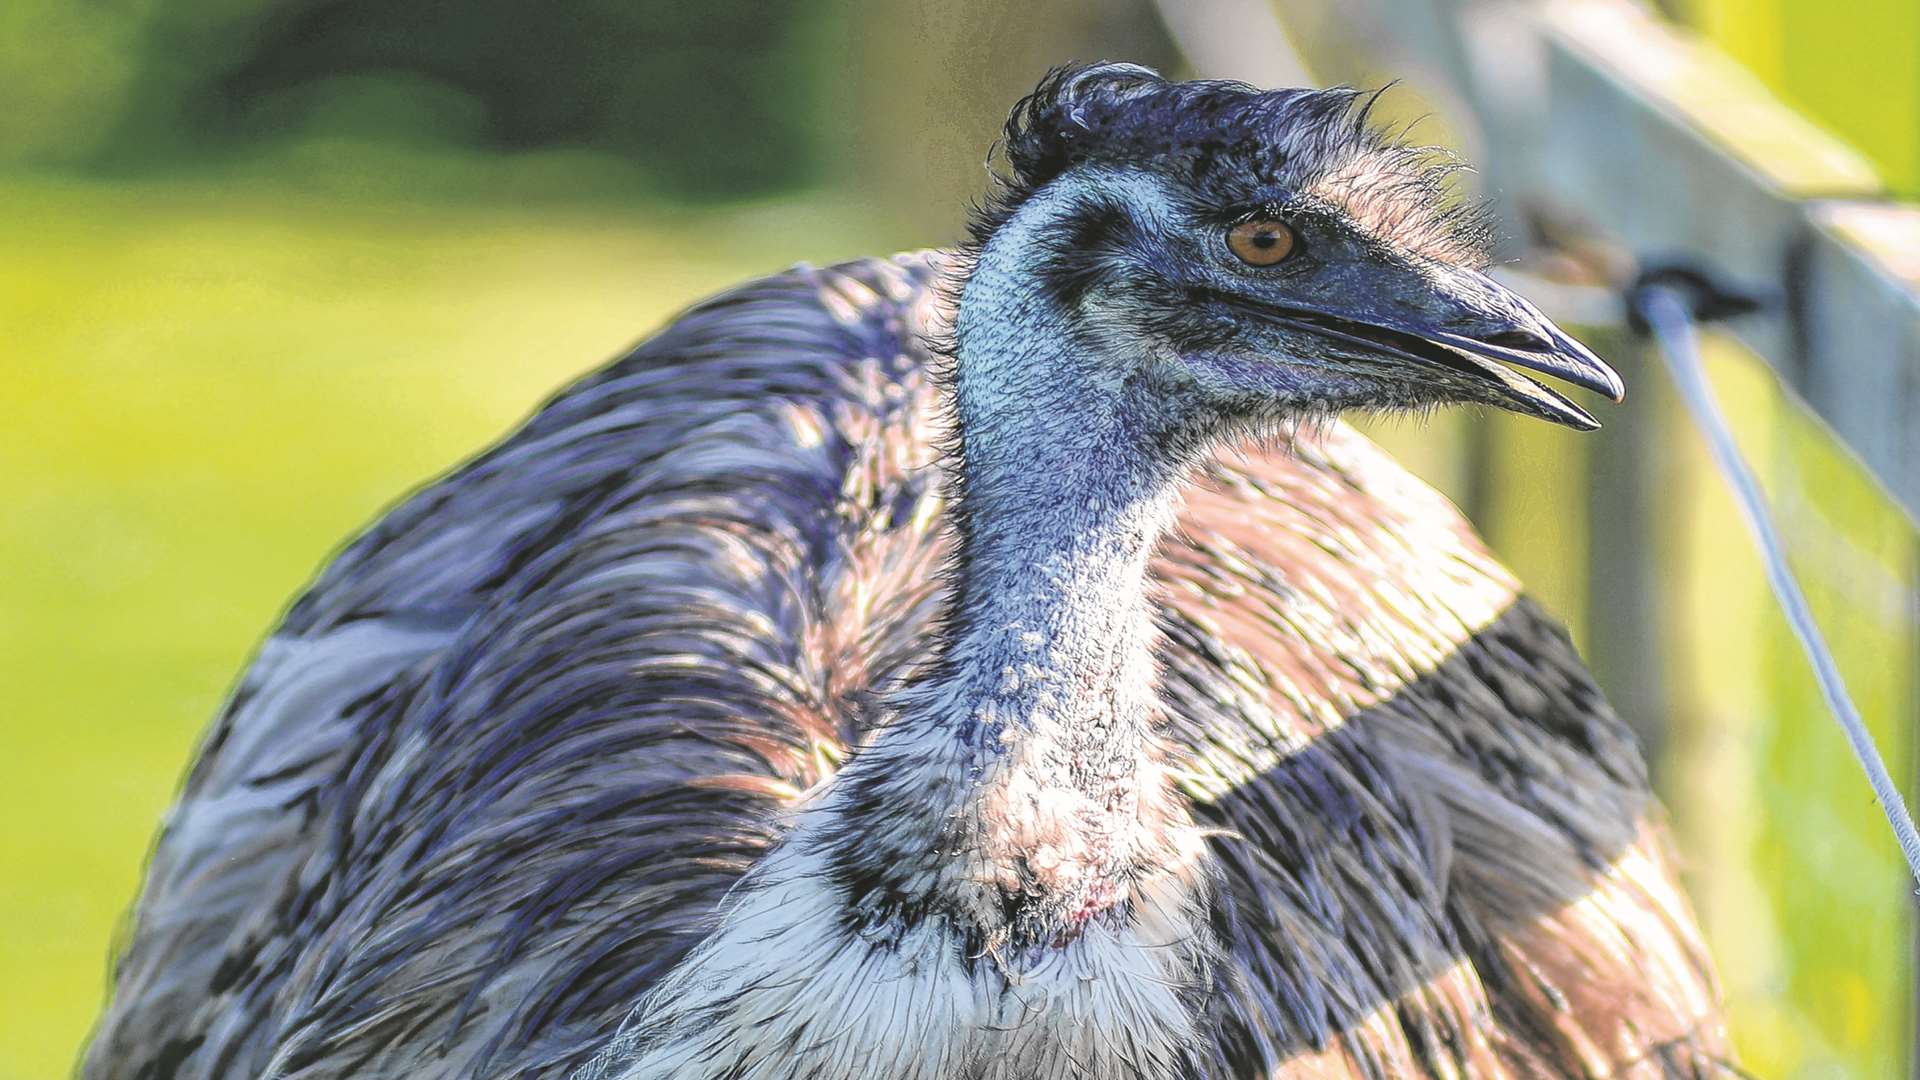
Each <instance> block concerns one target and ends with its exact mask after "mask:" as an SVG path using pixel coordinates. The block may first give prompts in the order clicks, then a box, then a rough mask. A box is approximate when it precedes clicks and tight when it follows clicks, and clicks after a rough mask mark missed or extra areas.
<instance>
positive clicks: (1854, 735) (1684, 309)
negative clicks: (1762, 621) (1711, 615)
mask: <svg viewBox="0 0 1920 1080" xmlns="http://www.w3.org/2000/svg"><path fill="white" fill-rule="evenodd" d="M1636 302H1637V306H1638V307H1639V314H1640V317H1641V318H1642V319H1644V320H1645V321H1646V324H1647V327H1648V329H1649V330H1650V331H1652V333H1653V337H1654V340H1655V341H1657V342H1658V343H1659V345H1660V349H1659V352H1660V355H1661V359H1663V360H1664V361H1665V362H1666V365H1667V371H1668V373H1669V374H1671V375H1672V376H1673V381H1674V384H1675V385H1676V386H1678V387H1679V390H1680V398H1681V400H1682V401H1683V402H1685V403H1686V406H1687V412H1689V413H1690V414H1692V416H1693V422H1694V425H1695V426H1696V427H1698V428H1699V429H1700V433H1701V435H1702V436H1704V437H1705V439H1706V441H1707V449H1708V450H1709V451H1711V452H1712V454H1713V460H1714V464H1715V465H1717V466H1719V469H1720V473H1721V475H1722V476H1723V477H1724V478H1725V479H1726V481H1727V485H1728V486H1729V487H1731V488H1732V489H1733V493H1734V497H1735V499H1736V501H1738V502H1739V504H1740V511H1741V516H1742V517H1744V518H1745V519H1746V522H1747V527H1748V528H1749V529H1750V530H1752V532H1753V536H1754V539H1755V541H1756V542H1757V543H1758V544H1759V547H1760V555H1761V561H1762V562H1763V563H1765V564H1766V571H1767V584H1768V585H1770V586H1772V588H1773V595H1774V598H1775V599H1777V600H1778V601H1779V602H1780V607H1781V608H1782V609H1783V610H1784V612H1785V613H1786V616H1787V623H1788V625H1790V626H1791V627H1792V628H1793V636H1794V637H1796V638H1798V639H1799V641H1800V647H1801V649H1802V650H1804V651H1805V652H1806V654H1807V660H1808V662H1809V663H1810V664H1811V665H1812V666H1813V674H1814V678H1815V679H1816V680H1817V681H1818V682H1819V683H1820V694H1821V696H1822V697H1824V698H1826V701H1827V707H1828V708H1829V709H1831V710H1832V711H1833V715H1834V718H1835V719H1837V720H1839V721H1840V729H1841V730H1842V731H1843V732H1845V733H1846V736H1847V742H1848V744H1849V745H1851V746H1852V748H1853V756H1854V757H1855V758H1856V759H1857V760H1858V761H1859V762H1860V768H1861V770H1862V771H1864V772H1865V773H1866V774H1867V783H1868V784H1870V785H1872V787H1873V794H1874V798H1875V799H1877V800H1878V801H1879V803H1880V808H1881V810H1882V811H1884V812H1885V813H1886V815H1887V824H1889V825H1891V826H1892V827H1893V835H1894V838H1895V839H1896V840H1897V841H1899V843H1900V852H1901V854H1902V855H1904V856H1905V857H1906V860H1907V870H1908V872H1909V873H1911V874H1912V875H1913V878H1914V881H1915V882H1916V883H1920V831H1917V830H1915V828H1914V825H1913V816H1912V814H1910V813H1909V812H1908V811H1907V804H1906V802H1905V801H1904V800H1903V799H1902V798H1901V796H1900V789H1899V788H1898V787H1897V786H1896V785H1895V784H1894V782H1893V777H1892V775H1890V774H1889V773H1888V772H1887V764H1886V762H1885V760H1883V759H1882V758H1881V756H1880V750H1879V748H1878V747H1877V746H1875V745H1874V741H1873V733H1872V732H1870V731H1868V730H1867V725H1866V722H1865V721H1864V720H1863V719H1862V718H1861V716H1860V711H1859V709H1857V708H1856V707H1855V706H1854V704H1853V698H1852V696H1851V695H1849V694H1848V693H1847V686H1846V683H1845V681H1843V680H1842V679H1841V677H1840V669H1839V666H1838V665H1837V664H1835V663H1834V660H1833V653H1832V652H1831V651H1830V650H1829V649H1828V648H1827V643H1826V639H1825V638H1823V637H1822V636H1821V634H1820V628H1819V626H1818V624H1816V623H1815V622H1814V620H1813V612H1812V609H1810V608H1809V607H1808V606H1807V598H1806V595H1805V594H1804V593H1803V592H1802V591H1801V589H1800V582H1799V580H1798V579H1797V578H1796V577H1795V576H1794V574H1793V570H1792V568H1791V567H1789V566H1788V565H1787V554H1786V547H1785V545H1783V544H1782V543H1781V541H1780V534H1779V530H1778V529H1776V528H1775V527H1774V524H1773V517H1772V515H1771V514H1770V513H1769V512H1768V509H1767V500H1766V496H1765V494H1764V493H1763V492H1762V491H1761V488H1760V483H1759V481H1758V480H1757V479H1755V478H1754V475H1753V470H1752V469H1750V468H1748V467H1747V463H1746V459H1744V458H1742V457H1741V456H1740V450H1739V447H1738V446H1737V445H1736V444H1735V443H1734V441H1733V433H1732V430H1731V429H1730V428H1728V427H1727V421H1726V417H1725V416H1723V415H1722V414H1721V412H1720V406H1719V405H1718V403H1717V402H1716V401H1715V400H1714V397H1713V390H1712V388H1711V387H1710V386H1709V385H1708V384H1707V376H1706V370H1705V368H1704V367H1703V366H1702V365H1701V362H1700V341H1699V336H1698V334H1697V332H1696V328H1695V326H1694V321H1693V314H1692V311H1691V309H1690V308H1689V307H1688V306H1687V302H1686V300H1685V299H1683V294H1682V293H1681V292H1679V291H1678V290H1676V289H1673V288H1670V287H1668V286H1664V285H1650V286H1648V287H1646V288H1644V289H1641V290H1639V291H1638V293H1637V296H1636Z"/></svg>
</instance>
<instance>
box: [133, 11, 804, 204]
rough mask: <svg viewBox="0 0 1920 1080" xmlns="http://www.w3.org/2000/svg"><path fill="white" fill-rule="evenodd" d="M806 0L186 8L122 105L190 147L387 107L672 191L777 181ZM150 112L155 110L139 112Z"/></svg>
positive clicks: (379, 117)
mask: <svg viewBox="0 0 1920 1080" xmlns="http://www.w3.org/2000/svg"><path fill="white" fill-rule="evenodd" d="M816 7H817V6H816V5H805V4H801V3H797V2H794V0H773V2H766V0H704V2H702V3H698V4H687V3H680V2H675V0H558V2H554V3H542V4H522V3H517V2H515V0H418V2H412V3H392V2H390V0H278V2H268V3H263V4H259V5H257V6H253V7H252V8H250V9H247V10H243V11H240V12H237V13H236V12H232V11H229V12H226V13H218V14H216V13H214V12H211V11H209V10H208V9H207V8H206V7H205V6H204V5H192V6H191V7H190V8H189V10H187V11H184V12H177V13H173V14H162V15H160V16H159V18H158V21H157V23H156V24H155V25H154V27H153V31H152V32H153V34H154V38H153V40H152V41H151V43H150V48H149V50H148V56H149V58H150V59H151V61H152V67H153V68H154V69H155V70H154V71H153V72H152V74H153V75H155V76H156V77H157V79H158V81H160V82H168V81H172V80H173V79H174V78H179V79H180V80H181V81H180V83H178V84H176V93H175V94H174V95H167V94H164V93H162V94H160V95H157V96H156V97H153V98H149V99H148V100H147V101H146V102H145V103H142V102H138V101H136V102H135V104H134V105H133V110H134V113H135V116H136V121H135V126H136V127H138V128H145V129H146V130H149V131H151V130H155V128H154V127H153V126H149V124H148V122H147V121H148V120H150V119H159V120H160V121H161V123H160V124H159V125H158V129H159V130H166V129H169V128H172V129H175V130H177V131H178V132H179V134H180V135H182V136H184V137H185V138H186V139H187V140H189V141H190V142H193V143H195V144H200V143H202V142H204V141H207V140H212V141H220V142H238V143H243V144H244V143H253V142H256V141H259V140H262V139H270V138H273V137H276V136H281V135H285V134H288V133H290V132H297V131H301V130H305V129H308V128H309V127H310V126H311V125H312V124H313V123H314V122H315V120H316V118H319V119H320V120H321V121H322V122H323V123H324V124H325V126H326V127H327V128H329V129H332V128H336V127H339V126H342V125H344V126H345V127H347V128H348V129H349V130H352V131H355V132H356V133H357V132H367V131H371V132H383V131H388V132H390V131H391V129H392V128H393V127H394V123H393V118H392V117H391V116H389V115H387V114H388V113H389V111H390V110H392V111H394V112H397V113H398V114H400V116H401V118H402V121H403V122H402V124H401V126H402V127H403V128H404V127H413V128H415V129H416V130H415V131H412V132H407V134H417V135H428V136H432V137H436V138H438V139H440V140H445V139H446V138H447V137H448V136H452V137H454V138H455V139H457V140H459V141H463V142H469V143H473V144H477V145H478V146H480V147H482V148H488V149H507V150H530V149H547V148H560V147H565V148H569V149H585V150H597V151H602V152H609V153H612V154H615V155H618V156H620V157H623V158H626V159H629V160H631V161H634V162H636V163H638V164H639V165H641V167H642V168H643V170H644V171H645V172H646V173H647V174H648V175H649V176H650V177H651V178H652V179H654V180H655V181H656V182H657V183H658V184H659V185H660V187H661V188H662V189H663V190H665V191H668V192H671V193H674V194H679V195H692V196H703V197H727V196H734V195H742V194H750V193H755V192H764V191H769V190H776V189H781V188H787V187H792V186H795V185H796V184H799V183H803V182H805V181H807V180H809V179H811V178H812V173H813V166H814V163H815V161H816V155H815V154H814V153H813V150H814V145H813V140H811V139H810V138H809V136H808V127H807V125H808V121H809V120H810V118H811V113H812V106H813V100H812V99H813V97H814V96H815V95H814V94H813V93H811V90H812V88H813V86H814V83H815V81H816V80H815V78H814V77H815V74H816V72H817V71H818V65H817V64H812V63H809V62H808V61H809V59H811V57H810V56H809V55H808V53H809V52H811V50H808V49H805V48H804V47H803V46H804V45H805V44H806V41H805V39H806V35H805V33H804V32H803V31H804V28H805V24H806V23H807V22H808V21H809V18H810V12H811V11H812V10H814V9H816ZM193 8H198V9H199V10H197V11H196V10H193ZM209 32H211V34H209ZM213 42H218V43H219V44H220V45H221V46H223V47H221V48H218V49H210V48H208V45H209V44H210V43H213ZM195 54H199V55H200V56H202V57H205V59H206V61H207V62H206V63H205V64H204V65H201V64H195V65H193V66H194V67H195V68H196V69H197V72H196V73H195V74H192V75H182V73H181V71H180V68H181V65H180V64H179V60H180V59H181V58H183V57H191V56H194V55H195ZM168 68H171V69H172V70H171V71H168V70H166V69H168ZM369 87H371V88H373V89H374V92H373V93H367V92H366V91H367V89H368V88H369ZM170 99H171V100H170ZM423 105H424V106H425V109H426V117H425V123H426V124H427V125H428V126H429V127H430V130H429V131H426V132H420V131H418V130H417V128H419V127H420V126H421V119H420V115H419V114H420V113H421V110H422V106H423ZM156 110H164V111H171V112H173V113H174V116H173V117H171V121H172V122H171V123H169V122H167V120H168V118H165V117H151V116H150V115H148V116H146V117H142V114H151V113H153V112H154V111H156ZM407 119H411V120H412V123H411V124H408V123H406V122H405V121H406V120H407Z"/></svg>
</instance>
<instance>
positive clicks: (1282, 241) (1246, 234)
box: [1227, 217, 1293, 266]
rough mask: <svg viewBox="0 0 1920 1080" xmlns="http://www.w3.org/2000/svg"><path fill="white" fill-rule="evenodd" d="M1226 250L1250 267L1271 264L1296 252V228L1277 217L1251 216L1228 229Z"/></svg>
mask: <svg viewBox="0 0 1920 1080" xmlns="http://www.w3.org/2000/svg"><path fill="white" fill-rule="evenodd" d="M1227 250H1229V251H1231V252H1233V254H1234V256H1235V257H1236V258H1238V259H1239V260H1240V261H1241V262H1243V263H1246V264H1247V265H1248V266H1272V265H1274V264H1275V263H1277V262H1279V261H1280V260H1282V259H1284V258H1286V257H1287V256H1289V255H1291V254H1293V230H1292V229H1289V228H1287V225H1286V222H1283V221H1278V220H1275V219H1274V218H1264V217H1257V218H1249V219H1247V220H1246V221H1243V222H1241V223H1240V224H1238V225H1235V226H1234V227H1233V228H1231V229H1228V230H1227Z"/></svg>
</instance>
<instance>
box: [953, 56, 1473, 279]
mask: <svg viewBox="0 0 1920 1080" xmlns="http://www.w3.org/2000/svg"><path fill="white" fill-rule="evenodd" d="M1379 97H1380V92H1379V91H1375V92H1371V93H1369V92H1364V91H1360V90H1356V89H1353V88H1351V87H1335V88H1333V89H1328V90H1309V89H1283V90H1261V89H1258V88H1257V87H1253V86H1249V85H1247V84H1246V83H1240V82H1228V81H1215V80H1202V81H1193V82H1171V81H1169V80H1167V79H1164V78H1162V77H1161V76H1160V75H1158V74H1157V73H1155V72H1154V71H1152V70H1151V69H1148V68H1144V67H1141V66H1139V65H1137V64H1123V63H1100V64H1092V65H1087V66H1078V67H1061V68H1055V69H1054V70H1053V71H1051V72H1049V73H1048V74H1047V76H1046V78H1044V79H1042V80H1041V81H1040V85H1039V86H1038V87H1036V88H1035V89H1034V91H1033V93H1031V94H1029V95H1027V96H1026V97H1025V98H1023V99H1022V100H1021V101H1020V103H1019V104H1018V105H1015V106H1014V108H1013V112H1012V114H1011V115H1010V116H1008V118H1007V125H1006V130H1005V132H1004V134H1003V136H1002V138H1001V142H1000V150H1001V154H1002V156H1003V157H1004V158H1005V161H1006V164H1007V167H1008V170H1009V171H1007V172H1005V173H1003V174H1000V175H999V176H998V177H997V180H998V182H997V184H996V187H995V191H994V192H993V193H992V195H991V196H990V197H989V198H988V200H987V203H986V204H985V205H984V206H983V207H981V208H980V210H979V212H978V213H976V214H975V216H974V219H973V222H972V227H971V233H972V241H973V244H974V246H976V247H979V246H982V245H984V244H985V243H986V241H987V240H988V238H990V237H991V236H992V235H993V233H994V232H995V231H997V230H998V229H999V227H1000V226H1001V225H1002V224H1003V223H1005V221H1006V220H1007V219H1008V218H1009V217H1011V216H1012V215H1013V213H1014V212H1015V211H1017V210H1018V209H1019V208H1020V206H1021V205H1022V204H1023V203H1025V202H1026V200H1027V199H1028V198H1029V197H1031V196H1032V195H1033V193H1034V192H1036V191H1038V190H1040V189H1041V188H1042V187H1044V186H1046V185H1047V184H1048V183H1049V182H1051V181H1052V180H1054V179H1055V178H1057V177H1059V176H1060V175H1062V174H1063V173H1065V172H1067V171H1069V170H1071V169H1074V168H1076V167H1079V166H1083V165H1106V166H1132V167H1144V168H1152V169H1155V170H1158V171H1160V172H1163V173H1165V174H1168V175H1170V176H1172V177H1173V178H1174V179H1176V180H1177V181H1178V182H1179V183H1180V184H1181V185H1182V186H1183V187H1184V188H1185V189H1186V190H1187V191H1188V192H1190V193H1191V194H1192V196H1193V197H1194V198H1195V199H1197V200H1200V201H1202V202H1205V203H1208V204H1212V205H1214V206H1218V207H1243V206H1250V205H1254V204H1258V203H1260V202H1263V201H1266V200H1269V199H1271V197H1272V195H1273V193H1274V192H1275V191H1281V192H1285V193H1286V194H1288V195H1289V196H1291V197H1296V198H1302V199H1314V200H1320V201H1323V202H1325V203H1328V204H1331V205H1333V206H1335V207H1337V208H1339V209H1341V210H1343V211H1345V212H1346V214H1347V215H1348V216H1350V217H1351V218H1353V219H1354V220H1355V221H1356V222H1357V223H1358V224H1359V225H1361V226H1362V227H1364V228H1366V229H1368V230H1369V231H1371V232H1372V233H1373V234H1374V235H1376V236H1378V237H1380V238H1381V239H1382V240H1385V241H1388V242H1390V243H1392V244H1394V245H1397V246H1399V247H1401V248H1404V249H1408V250H1411V251H1414V252H1417V253H1419V254H1421V255H1425V256H1427V257H1430V258H1434V259H1438V260H1441V261H1443V262H1447V263H1452V264H1456V265H1467V266H1474V267H1478V266H1481V265H1484V263H1485V262H1486V252H1487V249H1488V247H1489V246H1490V241H1491V230H1490V228H1489V227H1488V224H1487V221H1486V218H1485V214H1484V213H1483V212H1482V211H1481V208H1480V207H1479V206H1478V205H1476V204H1474V203H1473V202H1471V201H1469V200H1466V199H1463V198H1462V197H1461V195H1460V193H1459V190H1458V185H1457V184H1456V183H1455V178H1456V176H1457V174H1458V172H1459V171H1460V164H1459V162H1458V161H1457V159H1455V158H1454V157H1453V156H1452V155H1451V154H1449V153H1447V152H1445V151H1443V150H1438V149H1435V148H1433V147H1426V146H1418V145H1413V144H1410V143H1408V142H1406V141H1405V139H1404V137H1403V136H1404V133H1403V132H1401V133H1396V132H1391V131H1387V130H1383V129H1382V128H1381V127H1379V126H1378V125H1375V124H1372V123H1370V122H1369V114H1370V112H1371V110H1372V107H1373V105H1374V103H1375V102H1376V101H1377V100H1378V99H1379Z"/></svg>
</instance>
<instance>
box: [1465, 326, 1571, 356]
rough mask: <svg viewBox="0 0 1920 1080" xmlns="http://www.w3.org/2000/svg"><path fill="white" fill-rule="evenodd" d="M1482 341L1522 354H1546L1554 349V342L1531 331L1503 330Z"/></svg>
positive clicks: (1489, 335)
mask: <svg viewBox="0 0 1920 1080" xmlns="http://www.w3.org/2000/svg"><path fill="white" fill-rule="evenodd" d="M1480 340H1481V341H1484V342H1486V343H1487V344H1489V345H1498V346H1500V347H1501V348H1503V349H1517V350H1519V351H1520V352H1546V351H1548V350H1549V349H1552V348H1553V342H1551V341H1549V340H1547V338H1546V337H1545V336H1544V335H1542V334H1536V333H1534V332H1533V331H1531V330H1502V331H1500V332H1499V333H1497V334H1488V335H1486V336H1485V337H1483V338H1481V339H1480Z"/></svg>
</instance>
